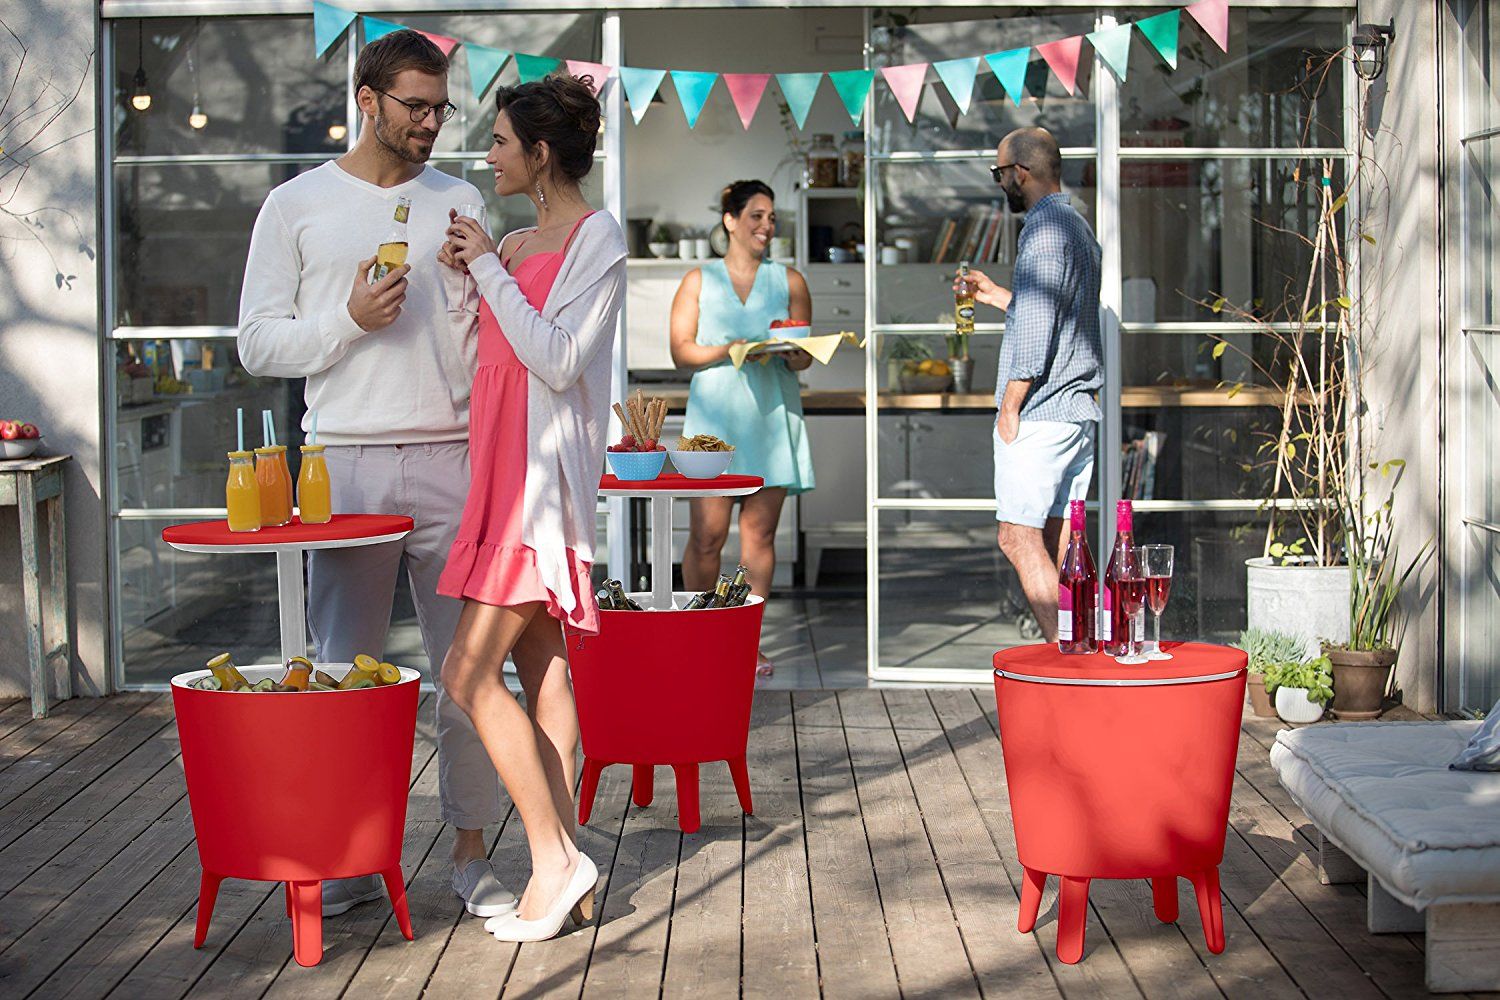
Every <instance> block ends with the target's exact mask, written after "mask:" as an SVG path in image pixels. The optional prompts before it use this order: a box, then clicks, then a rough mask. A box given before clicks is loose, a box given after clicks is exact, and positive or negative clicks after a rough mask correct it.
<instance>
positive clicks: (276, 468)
mask: <svg viewBox="0 0 1500 1000" xmlns="http://www.w3.org/2000/svg"><path fill="white" fill-rule="evenodd" d="M278 448H280V450H281V453H282V455H281V456H278V454H277V449H278ZM285 452H286V449H285V448H281V446H280V445H267V446H265V447H262V448H257V449H255V481H256V482H257V483H259V484H260V523H261V526H262V527H266V528H269V527H272V526H275V525H281V524H286V523H287V522H289V521H290V520H291V519H292V496H291V486H290V484H289V483H288V480H289V479H290V478H291V477H290V476H288V475H287V474H286V472H285V470H284V467H283V463H282V456H284V454H285Z"/></svg>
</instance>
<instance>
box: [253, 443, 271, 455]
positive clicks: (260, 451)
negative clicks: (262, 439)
mask: <svg viewBox="0 0 1500 1000" xmlns="http://www.w3.org/2000/svg"><path fill="white" fill-rule="evenodd" d="M255 453H256V454H257V455H274V454H276V449H275V448H273V447H271V446H270V445H268V444H264V445H261V446H260V447H259V448H257V449H255Z"/></svg>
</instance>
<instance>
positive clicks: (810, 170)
mask: <svg viewBox="0 0 1500 1000" xmlns="http://www.w3.org/2000/svg"><path fill="white" fill-rule="evenodd" d="M807 186H808V187H813V188H831V187H838V186H839V151H838V147H837V146H835V145H834V144H833V135H832V134H831V133H828V132H819V133H818V134H817V135H814V136H813V141H812V146H811V147H809V148H808V150H807Z"/></svg>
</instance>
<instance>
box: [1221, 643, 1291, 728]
mask: <svg viewBox="0 0 1500 1000" xmlns="http://www.w3.org/2000/svg"><path fill="white" fill-rule="evenodd" d="M1236 645H1237V646H1238V647H1239V648H1240V649H1243V650H1244V651H1245V655H1246V656H1247V657H1249V662H1248V664H1247V666H1246V669H1247V670H1248V671H1249V672H1250V683H1249V684H1248V685H1246V691H1247V692H1248V694H1249V695H1250V710H1251V712H1253V713H1254V714H1255V715H1257V716H1259V717H1261V718H1263V719H1274V718H1276V708H1275V706H1273V705H1272V704H1271V695H1270V693H1269V692H1268V691H1267V690H1266V674H1267V672H1268V671H1270V670H1271V669H1272V668H1273V667H1280V666H1283V665H1285V664H1295V663H1299V662H1301V660H1302V658H1303V641H1302V637H1301V636H1298V635H1292V634H1290V633H1288V632H1278V631H1275V630H1273V629H1260V628H1248V629H1246V630H1245V631H1243V632H1241V633H1240V641H1239V642H1238V643H1236Z"/></svg>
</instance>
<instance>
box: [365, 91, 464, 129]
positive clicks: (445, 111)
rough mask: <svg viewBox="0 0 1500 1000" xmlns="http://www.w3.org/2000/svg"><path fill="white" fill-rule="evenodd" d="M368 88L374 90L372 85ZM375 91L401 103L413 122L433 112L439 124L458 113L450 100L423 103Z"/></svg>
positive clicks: (420, 120)
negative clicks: (438, 102)
mask: <svg viewBox="0 0 1500 1000" xmlns="http://www.w3.org/2000/svg"><path fill="white" fill-rule="evenodd" d="M370 89H371V90H375V88H374V87H371V88H370ZM375 93H377V94H379V95H380V96H381V97H389V98H390V99H391V100H393V101H395V102H396V103H397V104H399V105H401V106H402V107H403V108H405V109H406V110H407V112H408V113H409V114H410V115H411V120H412V121H413V122H415V123H421V122H424V121H426V120H427V116H428V115H429V114H432V113H433V112H436V113H437V120H438V123H439V124H442V123H443V122H446V121H447V120H448V119H450V118H452V117H453V116H454V115H456V114H458V108H457V107H455V106H454V104H453V102H452V101H444V102H443V103H442V104H423V103H422V102H421V101H403V100H402V99H401V98H399V97H397V96H395V95H394V94H387V93H386V92H385V91H383V90H375Z"/></svg>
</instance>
